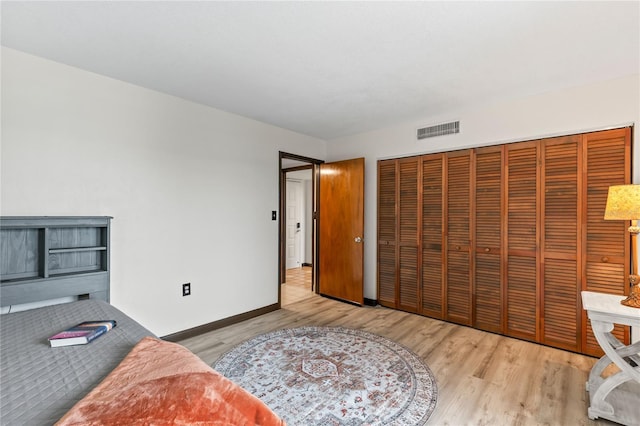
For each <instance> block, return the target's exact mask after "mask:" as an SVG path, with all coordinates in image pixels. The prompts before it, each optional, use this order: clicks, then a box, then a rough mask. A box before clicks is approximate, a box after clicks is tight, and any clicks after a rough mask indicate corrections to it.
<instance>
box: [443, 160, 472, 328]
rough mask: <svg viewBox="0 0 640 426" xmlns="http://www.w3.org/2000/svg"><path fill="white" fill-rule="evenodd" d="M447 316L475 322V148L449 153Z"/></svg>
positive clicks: (469, 323)
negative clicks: (472, 240)
mask: <svg viewBox="0 0 640 426" xmlns="http://www.w3.org/2000/svg"><path fill="white" fill-rule="evenodd" d="M446 159H447V160H446V161H447V162H446V167H447V172H446V176H447V181H446V185H445V187H446V191H447V213H446V215H445V218H446V223H447V226H446V229H447V250H446V262H445V263H446V284H445V288H446V300H447V302H446V308H447V309H446V319H447V320H448V321H452V322H456V323H459V324H465V325H471V322H472V312H471V309H472V304H471V296H472V294H471V277H470V271H471V262H470V261H471V245H470V228H469V216H470V212H471V188H470V184H471V179H470V167H471V151H469V150H467V151H460V152H454V153H449V154H447V157H446Z"/></svg>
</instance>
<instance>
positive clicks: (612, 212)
mask: <svg viewBox="0 0 640 426" xmlns="http://www.w3.org/2000/svg"><path fill="white" fill-rule="evenodd" d="M604 218H605V219H610V220H637V219H640V185H613V186H610V187H609V195H608V197H607V207H606V208H605V210H604Z"/></svg>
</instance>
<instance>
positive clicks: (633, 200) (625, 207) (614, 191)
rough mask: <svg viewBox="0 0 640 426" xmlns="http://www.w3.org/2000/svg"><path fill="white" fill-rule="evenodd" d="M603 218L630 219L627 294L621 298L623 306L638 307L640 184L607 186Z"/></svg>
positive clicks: (639, 280)
mask: <svg viewBox="0 0 640 426" xmlns="http://www.w3.org/2000/svg"><path fill="white" fill-rule="evenodd" d="M604 218H605V219H610V220H630V221H631V226H630V227H629V234H631V274H630V275H629V284H630V285H631V291H630V292H629V296H628V297H627V298H626V299H624V300H622V301H621V302H620V303H622V304H623V305H625V306H630V307H632V308H640V275H638V248H637V247H638V241H637V240H638V234H640V227H639V226H638V222H637V221H638V219H640V185H613V186H610V187H609V194H608V196H607V207H606V208H605V209H604Z"/></svg>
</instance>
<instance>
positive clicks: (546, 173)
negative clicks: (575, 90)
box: [539, 135, 582, 351]
mask: <svg viewBox="0 0 640 426" xmlns="http://www.w3.org/2000/svg"><path fill="white" fill-rule="evenodd" d="M581 139H582V138H581V136H580V135H572V136H565V137H558V138H551V139H544V140H542V141H540V149H541V155H540V157H541V159H542V164H541V168H540V173H541V178H540V185H541V186H540V191H539V193H540V195H541V198H540V202H541V206H540V209H541V210H542V215H541V216H540V221H541V225H540V229H541V232H540V238H541V242H540V248H541V249H540V258H541V259H542V262H541V265H540V268H541V269H540V276H541V287H542V288H541V289H540V293H541V294H540V297H541V300H540V309H541V311H540V328H541V331H540V334H541V338H542V339H541V342H542V343H544V344H547V345H551V346H555V347H557V348H563V349H568V350H572V351H579V350H580V347H581V344H580V334H581V333H580V327H581V319H582V313H581V312H580V306H579V303H580V298H581V294H580V290H581V285H580V282H581V277H580V274H581V267H580V264H579V262H580V260H581V256H580V253H579V248H580V238H581V235H580V234H581V233H580V217H581V211H582V196H581V186H582V182H580V179H579V167H580V163H581V161H580V160H581V155H580V141H581Z"/></svg>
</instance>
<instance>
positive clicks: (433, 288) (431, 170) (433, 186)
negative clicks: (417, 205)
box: [421, 154, 445, 319]
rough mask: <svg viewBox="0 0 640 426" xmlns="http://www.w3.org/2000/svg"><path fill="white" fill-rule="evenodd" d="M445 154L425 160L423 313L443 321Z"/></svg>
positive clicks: (429, 156)
mask: <svg viewBox="0 0 640 426" xmlns="http://www.w3.org/2000/svg"><path fill="white" fill-rule="evenodd" d="M443 172H444V155H443V154H431V155H425V156H423V157H422V261H421V263H422V265H421V266H422V268H421V269H422V313H423V314H424V315H428V316H430V317H433V318H439V319H443V318H444V299H445V296H444V285H443V282H444V274H443V265H444V249H443V247H444V245H445V244H444V213H443V209H444V201H443V195H444V191H443V186H442V185H443V180H444V175H443Z"/></svg>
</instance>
